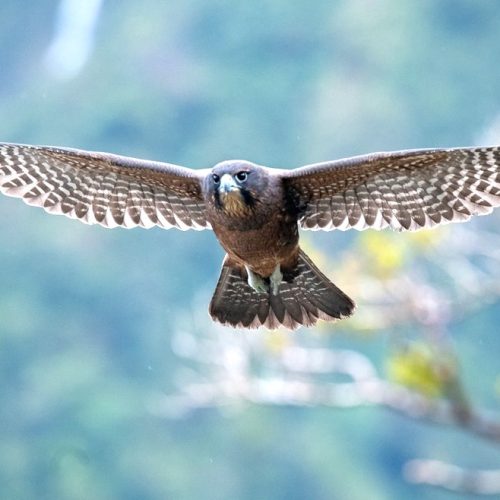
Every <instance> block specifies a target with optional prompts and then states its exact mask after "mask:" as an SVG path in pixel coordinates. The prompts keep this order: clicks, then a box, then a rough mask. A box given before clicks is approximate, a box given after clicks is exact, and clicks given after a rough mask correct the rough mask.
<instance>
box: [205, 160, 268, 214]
mask: <svg viewBox="0 0 500 500" xmlns="http://www.w3.org/2000/svg"><path fill="white" fill-rule="evenodd" d="M207 184H208V185H206V186H205V188H206V190H207V192H208V193H209V194H210V195H211V196H212V197H213V200H214V204H215V207H216V209H218V210H222V211H223V212H224V213H226V214H227V215H230V216H233V217H244V216H246V215H251V214H252V213H253V211H254V209H255V207H256V205H257V204H258V203H259V199H260V194H261V193H262V190H263V189H265V188H266V186H267V180H266V176H265V171H264V169H263V168H262V167H259V166H258V165H255V164H253V163H250V162H246V161H241V160H234V161H225V162H222V163H219V164H217V165H216V166H215V167H214V168H213V169H212V171H211V173H210V174H209V175H208V178H207Z"/></svg>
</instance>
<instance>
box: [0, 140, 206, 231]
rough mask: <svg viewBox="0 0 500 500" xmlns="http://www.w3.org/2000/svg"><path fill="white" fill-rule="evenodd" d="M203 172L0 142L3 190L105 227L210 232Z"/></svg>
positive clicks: (54, 211) (48, 209) (102, 155)
mask: <svg viewBox="0 0 500 500" xmlns="http://www.w3.org/2000/svg"><path fill="white" fill-rule="evenodd" d="M203 177H204V175H203V172H202V171H196V170H191V169H188V168H183V167H178V166H176V165H170V164H167V163H160V162H152V161H145V160H137V159H134V158H128V157H125V156H118V155H112V154H107V153H93V152H87V151H79V150H76V149H61V148H52V147H43V146H25V145H19V144H1V143H0V191H1V192H3V193H4V194H6V195H9V196H15V197H18V198H22V199H23V200H24V201H25V202H26V203H28V204H29V205H35V206H39V207H42V208H44V209H45V210H46V211H47V212H51V213H56V214H63V215H66V216H67V217H71V218H74V219H79V220H81V221H82V222H85V223H87V224H100V225H102V226H105V227H116V226H122V227H127V228H130V227H135V226H142V227H145V228H149V227H152V226H155V225H156V226H160V227H163V228H170V227H177V228H179V229H183V230H185V229H190V228H191V229H210V227H211V226H210V223H209V222H208V221H207V219H206V210H205V202H204V200H203V197H202V192H201V186H202V179H203Z"/></svg>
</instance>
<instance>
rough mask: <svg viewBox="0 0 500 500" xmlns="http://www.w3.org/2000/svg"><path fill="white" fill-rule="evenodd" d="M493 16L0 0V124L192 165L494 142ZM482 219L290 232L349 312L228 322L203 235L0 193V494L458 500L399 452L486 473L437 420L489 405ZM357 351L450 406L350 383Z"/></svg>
mask: <svg viewBox="0 0 500 500" xmlns="http://www.w3.org/2000/svg"><path fill="white" fill-rule="evenodd" d="M499 27H500V3H498V2H487V1H482V2H478V1H476V0H440V1H434V0H421V1H419V2H400V1H399V0H335V1H331V0H318V1H315V2H312V3H311V2H310V1H309V0H296V1H294V2H288V1H285V0H273V1H264V0H255V1H253V2H234V1H229V0H218V1H212V2H206V1H203V0H186V1H183V2H161V1H156V0H142V1H141V2H137V1H131V0H121V1H119V2H112V1H108V0H36V1H32V0H31V1H30V0H24V1H21V2H19V1H18V0H2V2H1V3H0V140H2V141H6V142H21V143H33V144H50V145H60V146H68V147H77V148H81V149H89V150H100V151H110V152H114V153H119V154H126V155H131V156H135V157H144V158H149V159H156V160H164V161H168V162H170V163H177V164H182V165H186V166H190V167H194V168H205V167H210V166H212V165H213V164H215V163H216V162H218V161H221V160H223V159H228V158H245V159H249V160H252V161H255V162H257V163H261V164H266V165H270V166H276V167H281V168H292V167H296V166H300V165H303V164H307V163H314V162H319V161H324V160H328V159H334V158H339V157H343V156H351V155H355V154H362V153H368V152H373V151H381V150H393V149H409V148H422V147H447V146H465V145H475V144H487V143H500V64H499V60H500V30H499ZM499 235H500V217H499V216H498V215H495V214H494V215H492V216H490V217H488V218H481V219H478V220H474V221H471V222H470V223H468V224H466V225H460V226H459V225H453V226H447V227H445V228H443V229H438V230H434V231H430V232H421V233H417V234H415V235H405V234H395V233H390V232H387V233H386V232H384V233H377V232H371V231H368V232H363V233H358V232H355V231H351V232H346V233H343V232H335V233H325V234H319V233H315V234H306V233H304V234H303V237H304V246H305V247H306V249H307V252H308V253H310V254H311V256H312V257H313V258H314V260H316V261H317V262H318V264H320V267H322V268H323V269H325V270H326V271H327V274H328V275H329V276H331V277H332V279H334V280H335V281H336V283H337V284H338V285H339V286H340V287H341V288H343V289H344V290H345V291H346V292H348V293H349V294H350V295H351V296H353V297H354V298H355V299H357V301H358V303H359V309H358V314H357V316H355V317H354V318H353V319H352V320H348V321H344V322H341V323H338V324H335V325H330V326H325V325H323V326H320V327H318V328H312V329H309V330H304V329H302V330H299V331H298V332H295V333H288V332H281V331H278V332H266V331H258V332H244V331H228V330H226V329H224V328H222V327H219V326H216V325H213V324H211V322H210V321H209V319H208V315H207V305H208V302H209V299H210V296H211V292H212V290H213V288H214V286H215V282H216V279H217V276H218V272H219V267H220V262H221V260H222V257H223V252H222V250H221V249H220V248H219V246H218V245H217V242H216V240H215V238H214V236H213V235H212V234H211V233H210V232H208V231H206V232H186V233H181V232H180V231H176V230H170V231H162V230H160V229H151V230H149V231H145V230H140V229H136V230H133V231H127V230H122V229H116V230H112V231H109V230H105V229H103V228H100V227H96V226H85V225H83V224H79V223H77V222H75V221H72V220H69V219H65V218H64V217H51V216H49V215H47V214H45V213H44V212H43V211H42V210H39V209H34V208H31V207H27V206H25V205H24V204H23V203H21V202H20V201H19V200H13V199H9V198H6V197H2V198H1V199H0V242H1V244H0V498H2V499H7V500H11V499H12V500H16V499H51V500H52V499H93V500H99V499H124V500H128V499H130V500H132V499H202V498H203V499H242V500H243V499H249V500H250V499H256V498H258V499H267V498H269V499H287V500H289V499H341V500H344V499H349V500H356V499H367V498H370V499H371V500H376V499H393V498H394V499H396V498H398V499H400V498H405V499H413V498H415V499H416V498H419V499H422V498H430V499H441V498H442V499H449V498H455V496H454V495H455V494H454V493H449V492H444V491H442V490H440V489H437V488H434V487H432V486H424V485H419V484H415V483H416V482H417V483H418V477H417V476H418V474H417V476H415V474H412V470H413V471H414V469H412V467H411V464H412V463H413V464H414V465H415V462H412V461H413V460H414V459H434V460H438V461H441V462H443V463H452V464H456V465H457V466H459V467H463V468H471V469H496V468H500V455H499V453H498V447H496V448H495V446H494V444H493V441H494V434H492V435H491V436H489V437H488V436H486V439H481V438H478V437H477V436H476V435H475V434H474V432H470V429H467V428H464V427H462V426H461V425H459V424H456V423H455V421H454V417H453V416H455V417H456V418H458V417H457V415H459V414H461V413H460V412H459V411H457V408H458V409H459V410H460V409H461V410H463V411H464V412H465V414H466V416H467V415H470V414H472V413H473V412H475V411H476V409H477V412H478V413H479V412H482V411H483V409H484V408H487V409H488V410H490V411H495V410H496V411H499V410H500V405H499V387H500V382H499V379H498V374H499V372H500V370H499V362H498V353H499V352H500V331H499V326H498V325H499V321H500V307H499V304H498V297H499V285H498V283H500V281H499V280H500V264H499V257H500V256H499V248H500V246H499V245H500V239H499V238H500V236H499ZM297 353H299V354H300V353H302V354H300V355H299V354H297ZM311 353H313V354H314V353H316V354H317V353H323V354H322V355H324V356H326V358H328V355H330V354H331V355H336V354H338V353H343V354H345V355H346V356H347V358H346V359H351V361H352V362H353V366H351V365H349V368H348V369H343V368H341V367H340V368H339V366H338V365H335V363H333V365H332V366H329V365H328V363H326V364H321V363H319V365H317V366H316V365H314V363H312V365H314V366H312V365H310V366H309V365H308V362H306V363H305V365H307V366H306V368H304V366H305V365H304V366H303V363H302V362H303V361H304V359H306V360H307V359H309V358H308V356H310V355H311V356H312V354H311ZM304 356H305V357H304ZM349 356H351V358H349ZM356 356H357V357H356ZM320 357H321V356H320ZM326 358H325V357H324V358H321V359H323V361H324V360H325V359H326ZM311 359H312V358H311ZM343 359H344V358H343ZM356 360H357V361H359V362H361V365H362V366H364V367H366V366H369V367H371V368H370V370H375V371H376V374H377V380H379V381H380V380H385V381H387V382H388V383H389V384H392V385H391V387H392V388H394V387H395V386H397V387H399V388H401V390H404V391H408V394H407V396H408V397H409V398H410V399H411V398H413V400H412V401H417V403H418V402H420V403H422V401H424V403H423V404H424V406H425V404H426V403H425V402H428V404H429V405H430V408H431V411H430V414H429V415H431V416H432V408H433V407H434V406H433V405H438V404H441V403H445V404H450V405H451V408H452V409H451V413H450V415H451V417H449V418H448V419H447V420H446V419H445V423H444V424H443V425H440V424H438V425H435V424H431V423H430V422H429V420H432V418H428V417H429V415H426V414H425V412H424V414H423V415H419V413H418V412H415V411H410V410H409V409H408V408H406V407H404V405H405V404H406V403H404V402H405V401H406V399H404V398H403V396H401V398H398V397H396V398H395V404H393V405H392V406H393V407H392V411H391V408H390V407H391V405H390V404H384V403H383V402H381V401H380V400H379V399H377V398H375V399H374V398H373V397H372V401H368V400H370V397H371V396H369V395H368V396H366V394H365V396H363V397H361V396H360V397H359V400H358V399H356V397H354V398H352V397H351V396H352V394H354V393H356V392H355V389H356V387H357V386H355V384H353V386H352V392H350V391H349V387H350V386H349V385H348V384H349V383H350V382H353V381H354V382H355V381H356V377H357V376H358V375H359V373H358V372H357V371H356V370H358V368H359V366H361V365H359V366H358V365H356V363H355V361H356ZM301 363H302V364H301ZM363 363H364V364H363ZM327 365H328V366H327ZM354 365H355V366H354ZM307 367H309V368H307ZM351 368H352V370H351ZM351 371H352V373H351ZM358 371H359V370H358ZM361 371H363V370H362V369H361ZM353 373H354V375H353ZM339 374H340V375H339ZM361 378H362V377H361ZM301 384H302V385H301ZM346 384H347V385H346ZM304 388H305V389H304ZM311 388H312V389H311ZM325 388H326V389H328V388H329V389H331V391H332V392H331V394H335V395H336V396H335V397H332V398H331V399H330V400H329V399H328V398H326V397H325V398H323V399H322V398H321V397H318V398H315V397H314V396H311V394H315V392H314V390H316V389H318V390H320V391H321V390H323V389H325ZM342 388H343V389H347V391H343V392H342ZM390 390H392V389H390ZM308 391H309V392H308ZM311 391H312V392H311ZM335 391H337V392H335ZM388 391H389V389H388ZM329 394H330V393H329ZM356 394H357V393H356ZM391 394H392V393H391ZM396 394H397V393H396ZM401 394H403V393H401ZM404 394H406V393H404ZM350 395H351V396H350ZM358 396H359V394H358ZM408 401H410V400H408ZM367 403H371V404H367ZM399 403H401V405H400V406H403V408H400V409H399V410H398V409H397V406H398V404H399ZM388 407H389V408H388ZM394 410H395V411H394ZM467 412H469V413H467ZM419 417H421V418H419ZM455 420H456V419H455ZM465 420H466V419H465ZM497 437H498V436H497ZM498 441H499V439H496V442H497V443H498ZM409 464H410V465H409ZM497 484H498V483H497ZM498 488H499V490H498V491H500V486H498ZM456 498H458V496H457V497H456Z"/></svg>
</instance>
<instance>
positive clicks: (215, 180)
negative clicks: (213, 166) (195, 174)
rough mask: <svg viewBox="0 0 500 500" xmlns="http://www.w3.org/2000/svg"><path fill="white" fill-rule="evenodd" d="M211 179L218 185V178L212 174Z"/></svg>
mask: <svg viewBox="0 0 500 500" xmlns="http://www.w3.org/2000/svg"><path fill="white" fill-rule="evenodd" d="M212 179H213V180H214V183H215V184H219V182H220V177H219V176H218V175H217V174H212Z"/></svg>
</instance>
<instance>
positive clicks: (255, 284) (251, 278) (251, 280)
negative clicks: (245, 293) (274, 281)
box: [245, 266, 269, 293]
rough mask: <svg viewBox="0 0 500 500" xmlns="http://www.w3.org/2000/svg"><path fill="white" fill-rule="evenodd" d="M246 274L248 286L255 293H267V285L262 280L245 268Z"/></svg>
mask: <svg viewBox="0 0 500 500" xmlns="http://www.w3.org/2000/svg"><path fill="white" fill-rule="evenodd" d="M245 268H246V270H247V274H248V284H249V285H250V286H251V287H252V288H253V289H254V290H255V291H256V292H257V293H268V292H269V285H268V284H267V283H266V282H265V281H264V278H262V277H261V276H259V275H258V274H256V273H254V272H253V271H252V270H251V269H250V268H249V267H247V266H245Z"/></svg>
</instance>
